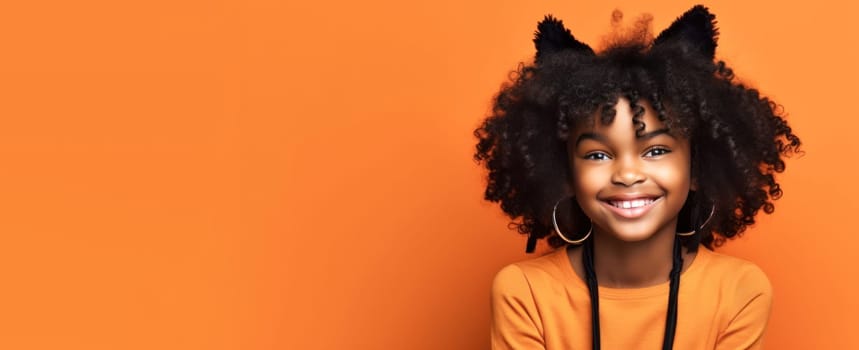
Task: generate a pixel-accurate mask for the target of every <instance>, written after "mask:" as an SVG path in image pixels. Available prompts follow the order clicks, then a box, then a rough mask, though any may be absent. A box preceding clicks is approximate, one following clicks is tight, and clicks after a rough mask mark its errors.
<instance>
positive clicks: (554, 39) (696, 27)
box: [525, 5, 719, 253]
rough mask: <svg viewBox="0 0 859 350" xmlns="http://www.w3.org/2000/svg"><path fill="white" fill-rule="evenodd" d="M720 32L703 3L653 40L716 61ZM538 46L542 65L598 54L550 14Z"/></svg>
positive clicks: (530, 247)
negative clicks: (554, 57)
mask: <svg viewBox="0 0 859 350" xmlns="http://www.w3.org/2000/svg"><path fill="white" fill-rule="evenodd" d="M718 35H719V33H718V29H717V28H716V16H715V15H713V14H711V13H710V11H709V10H708V9H707V8H706V7H704V6H703V5H696V6H694V7H692V8H691V9H689V10H688V11H686V13H684V14H683V15H682V16H680V17H677V19H676V20H674V22H673V23H671V25H670V26H668V28H667V29H665V30H664V31H662V33H659V35H658V36H657V37H656V39H654V40H653V46H652V48H653V49H661V48H666V47H675V48H677V49H679V50H681V51H682V52H684V53H691V54H697V55H702V56H703V57H706V58H707V59H709V60H713V59H714V58H715V53H716V40H717V37H718ZM534 46H535V47H536V49H537V54H536V56H535V63H536V64H538V65H539V64H540V63H541V62H543V61H544V60H545V58H546V56H547V55H551V54H554V53H558V52H562V51H567V50H569V51H570V52H574V53H576V54H581V55H585V56H595V55H596V54H595V53H594V50H593V49H591V47H590V46H588V45H587V44H585V43H583V42H581V41H579V40H577V39H576V38H575V37H574V36H573V34H572V33H570V30H569V29H567V28H565V27H564V24H563V22H562V21H561V20H559V19H556V18H554V17H552V15H546V17H545V18H544V19H543V20H542V21H541V22H540V23H539V24H537V31H536V32H535V34H534ZM536 245H537V237H536V236H534V235H533V234H531V235H529V236H528V242H527V244H526V246H525V252H526V253H532V252H533V251H534V248H535V247H536Z"/></svg>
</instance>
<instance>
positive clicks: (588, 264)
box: [582, 237, 683, 350]
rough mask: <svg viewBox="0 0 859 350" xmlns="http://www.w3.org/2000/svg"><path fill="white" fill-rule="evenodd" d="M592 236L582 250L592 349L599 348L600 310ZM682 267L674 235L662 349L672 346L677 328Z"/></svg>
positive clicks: (596, 349) (677, 239)
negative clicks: (588, 293)
mask: <svg viewBox="0 0 859 350" xmlns="http://www.w3.org/2000/svg"><path fill="white" fill-rule="evenodd" d="M593 241H594V240H593V238H591V239H589V240H587V242H585V246H584V251H583V252H582V262H583V263H584V265H585V276H586V280H587V285H588V292H590V297H591V333H592V338H593V349H594V350H599V349H600V312H599V308H600V306H599V300H600V298H599V288H598V286H597V275H596V273H595V272H594V243H593ZM682 268H683V256H682V255H681V254H680V239H679V238H678V237H674V259H673V260H672V265H671V273H670V278H671V288H670V291H669V292H668V317H667V318H666V320H665V336H664V337H663V338H662V350H671V349H673V348H674V332H675V331H676V330H677V293H678V291H679V290H680V270H681V269H682Z"/></svg>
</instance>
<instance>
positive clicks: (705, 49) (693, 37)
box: [534, 5, 719, 63]
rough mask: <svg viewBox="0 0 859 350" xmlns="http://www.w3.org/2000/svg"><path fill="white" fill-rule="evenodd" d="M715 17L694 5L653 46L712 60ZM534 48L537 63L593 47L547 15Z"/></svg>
mask: <svg viewBox="0 0 859 350" xmlns="http://www.w3.org/2000/svg"><path fill="white" fill-rule="evenodd" d="M718 34H719V33H718V30H717V29H716V16H714V15H713V14H711V13H710V11H709V10H708V9H707V8H706V7H704V6H703V5H695V6H694V7H692V8H691V9H689V10H688V11H686V13H684V14H683V15H682V16H680V17H678V18H677V19H676V20H674V23H672V24H671V25H670V26H669V27H668V28H667V29H665V30H664V31H662V33H660V34H659V36H657V37H656V39H655V40H654V41H653V47H663V46H671V45H678V46H680V47H683V48H687V49H690V50H692V51H694V52H697V53H698V54H701V55H704V56H705V57H707V58H709V59H711V60H712V59H713V58H714V57H715V53H716V38H717V36H718ZM534 46H535V47H536V49H537V55H536V61H537V62H538V63H539V62H540V61H541V60H542V59H543V58H544V57H545V56H546V55H547V54H551V53H556V52H561V51H565V50H572V51H573V52H577V53H580V54H583V55H591V56H592V55H594V50H593V49H591V47H590V46H588V45H587V44H585V43H583V42H581V41H578V40H577V39H576V38H575V37H574V36H573V34H572V33H570V30H569V29H567V28H565V27H564V24H563V22H562V21H561V20H559V19H556V18H554V17H552V15H546V17H545V18H544V19H543V20H542V21H541V22H540V23H539V24H537V32H536V33H535V34H534Z"/></svg>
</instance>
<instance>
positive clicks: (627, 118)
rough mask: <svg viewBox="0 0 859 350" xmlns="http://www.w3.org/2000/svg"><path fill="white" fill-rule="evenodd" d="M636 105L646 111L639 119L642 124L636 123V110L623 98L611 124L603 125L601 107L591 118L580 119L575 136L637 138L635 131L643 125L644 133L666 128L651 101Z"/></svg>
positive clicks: (576, 125) (616, 104)
mask: <svg viewBox="0 0 859 350" xmlns="http://www.w3.org/2000/svg"><path fill="white" fill-rule="evenodd" d="M636 105H638V106H640V107H641V108H643V109H644V113H643V114H642V115H641V116H640V117H638V118H637V121H638V122H640V123H636V122H635V121H634V120H633V114H634V109H633V107H632V106H631V105H630V102H629V100H627V99H626V98H623V97H621V98H619V99H618V101H617V102H616V103H615V105H614V106H613V108H614V117H613V118H612V119H611V121H610V122H609V123H607V124H603V123H602V114H603V108H602V107H601V108H598V109H597V110H596V111H594V112H593V114H592V115H591V116H590V117H589V118H578V120H576V122H575V124H574V125H575V126H574V131H575V133H574V134H581V133H584V132H599V133H603V134H617V135H618V136H624V135H627V134H628V135H630V137H635V130H636V129H637V128H641V126H640V124H641V123H643V124H644V129H642V130H641V132H642V133H643V132H648V131H654V130H659V129H664V128H666V125H665V123H664V122H662V121H660V120H659V116H658V114H657V112H656V111H655V110H654V109H653V106H652V105H651V104H650V102H649V101H647V100H646V99H639V100H638V101H636ZM636 109H637V108H636ZM609 114H611V113H609ZM636 124H639V125H636Z"/></svg>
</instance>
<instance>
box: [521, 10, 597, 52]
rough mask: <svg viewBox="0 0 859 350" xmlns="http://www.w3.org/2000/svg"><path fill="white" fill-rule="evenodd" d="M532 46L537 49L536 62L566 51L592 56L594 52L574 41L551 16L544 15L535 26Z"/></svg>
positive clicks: (568, 32) (568, 31) (559, 22)
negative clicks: (550, 54) (549, 55)
mask: <svg viewBox="0 0 859 350" xmlns="http://www.w3.org/2000/svg"><path fill="white" fill-rule="evenodd" d="M534 46H535V47H536V48H537V56H536V61H537V62H539V61H540V59H541V58H542V57H544V56H545V55H546V54H549V53H554V52H559V51H563V50H568V49H571V50H574V51H577V52H580V53H583V54H587V55H593V54H594V50H593V49H591V48H590V46H588V45H586V44H585V43H583V42H581V41H578V40H576V38H575V37H573V34H572V33H570V30H569V29H567V28H564V23H563V22H562V21H561V20H559V19H556V18H554V17H552V15H546V17H545V18H543V20H542V21H541V22H540V23H539V24H537V31H536V32H535V33H534Z"/></svg>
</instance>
